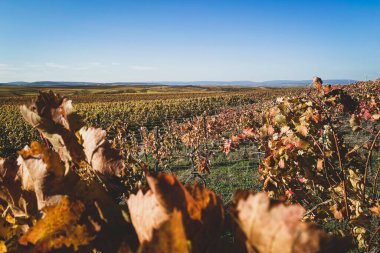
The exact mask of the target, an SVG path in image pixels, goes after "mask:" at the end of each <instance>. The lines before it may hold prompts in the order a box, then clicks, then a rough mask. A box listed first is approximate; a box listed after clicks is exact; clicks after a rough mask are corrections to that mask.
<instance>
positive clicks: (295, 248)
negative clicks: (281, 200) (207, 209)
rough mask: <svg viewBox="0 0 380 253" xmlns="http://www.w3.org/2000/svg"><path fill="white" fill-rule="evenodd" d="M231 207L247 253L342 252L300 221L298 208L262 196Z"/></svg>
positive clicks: (315, 229) (250, 198) (303, 211)
mask: <svg viewBox="0 0 380 253" xmlns="http://www.w3.org/2000/svg"><path fill="white" fill-rule="evenodd" d="M235 203H236V206H235V210H234V216H235V219H236V222H237V224H238V227H239V229H240V230H241V232H242V233H243V235H244V238H245V245H246V248H247V251H248V252H260V253H269V252H283V253H286V252H289V253H290V252H342V249H339V246H341V245H334V244H333V243H332V241H331V238H330V237H329V236H328V235H327V234H326V233H324V232H323V231H322V230H320V229H318V228H316V227H315V226H313V225H312V224H309V223H303V222H301V221H300V220H301V219H302V217H303V214H304V213H305V210H304V209H303V208H302V207H301V206H299V205H290V206H285V205H283V204H278V203H277V204H276V203H275V202H274V201H272V200H270V199H269V198H268V197H267V195H266V194H265V193H258V194H256V195H254V194H250V195H248V196H247V197H246V199H237V200H235ZM334 246H336V247H337V248H332V247H334ZM334 250H335V251H334ZM344 250H345V249H344Z"/></svg>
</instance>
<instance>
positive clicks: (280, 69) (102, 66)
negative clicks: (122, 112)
mask: <svg viewBox="0 0 380 253" xmlns="http://www.w3.org/2000/svg"><path fill="white" fill-rule="evenodd" d="M313 75H320V76H321V77H322V78H324V79H333V78H351V79H358V80H363V79H365V78H366V76H367V77H368V79H376V78H377V77H379V76H380V0H377V1H371V0H365V1H364V0H358V1H349V0H345V1H334V0H330V1H327V0H326V1H323V0H320V1H306V0H304V1H295V0H289V1H280V0H278V1H239V0H231V1H223V0H219V1H217V0H214V1H206V0H204V1H197V0H192V1H190V0H189V1H187V0H179V1H160V0H151V1H144V0H138V1H137V0H136V1H116V0H81V1H79V0H0V82H7V81H18V80H23V81H36V80H54V81H97V82H114V81H195V80H223V81H229V80H251V81H264V80H274V79H310V78H311V77H312V76H313Z"/></svg>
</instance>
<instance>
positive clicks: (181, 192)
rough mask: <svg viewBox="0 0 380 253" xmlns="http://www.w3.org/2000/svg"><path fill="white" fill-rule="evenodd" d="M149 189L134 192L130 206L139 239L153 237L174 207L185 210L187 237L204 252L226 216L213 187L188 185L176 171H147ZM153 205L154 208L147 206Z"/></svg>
mask: <svg viewBox="0 0 380 253" xmlns="http://www.w3.org/2000/svg"><path fill="white" fill-rule="evenodd" d="M147 181H148V184H149V186H150V188H151V189H150V190H149V191H148V192H147V193H146V194H145V195H143V194H142V193H141V192H139V193H138V194H137V195H131V197H130V198H129V200H128V207H129V210H130V212H131V219H132V223H133V224H134V226H135V229H136V232H137V234H138V236H139V239H140V242H141V241H142V240H144V239H146V240H149V239H151V235H152V234H153V232H152V231H153V230H154V229H157V228H158V226H160V224H162V222H163V221H164V220H166V219H167V216H168V215H171V214H172V213H173V212H174V210H179V211H180V212H181V213H182V221H183V224H184V229H185V232H186V236H187V238H188V239H189V240H190V241H191V243H192V249H193V250H194V251H200V252H203V251H205V250H206V249H207V248H209V247H211V245H213V244H214V243H216V241H217V240H218V238H219V234H220V232H221V226H222V224H223V220H224V212H223V207H222V202H221V200H220V198H219V197H217V196H216V195H215V193H213V192H212V191H210V190H208V189H206V188H203V187H200V186H199V185H197V184H196V185H194V187H189V188H188V189H186V188H185V187H184V186H183V185H182V184H181V183H180V182H179V181H178V180H177V178H176V177H175V176H174V175H171V174H165V173H160V174H158V176H156V177H155V176H152V175H150V174H149V173H148V174H147ZM148 207H151V209H148Z"/></svg>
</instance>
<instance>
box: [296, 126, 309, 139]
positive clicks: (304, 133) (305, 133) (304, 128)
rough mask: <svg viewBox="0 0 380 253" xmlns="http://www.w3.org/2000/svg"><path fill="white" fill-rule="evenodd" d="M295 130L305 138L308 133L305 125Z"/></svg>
mask: <svg viewBox="0 0 380 253" xmlns="http://www.w3.org/2000/svg"><path fill="white" fill-rule="evenodd" d="M296 130H297V132H298V133H300V134H301V135H302V136H304V137H306V136H307V134H308V132H309V130H308V128H307V127H306V126H305V125H297V126H296Z"/></svg>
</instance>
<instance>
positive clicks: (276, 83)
mask: <svg viewBox="0 0 380 253" xmlns="http://www.w3.org/2000/svg"><path fill="white" fill-rule="evenodd" d="M323 82H324V83H325V84H332V85H334V84H349V83H354V82H356V80H351V79H331V80H324V81H323ZM310 84H311V80H271V81H264V82H252V81H193V82H181V81H173V82H171V81H168V82H167V81H163V82H114V83H96V82H59V81H38V82H22V81H18V82H9V83H0V85H9V86H26V87H50V86H55V87H68V86H131V85H170V86H176V85H178V86H250V87H302V86H307V85H310Z"/></svg>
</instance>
